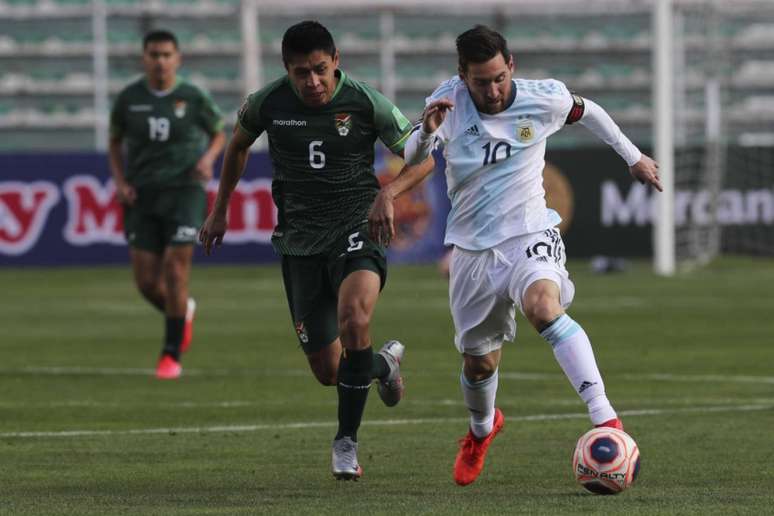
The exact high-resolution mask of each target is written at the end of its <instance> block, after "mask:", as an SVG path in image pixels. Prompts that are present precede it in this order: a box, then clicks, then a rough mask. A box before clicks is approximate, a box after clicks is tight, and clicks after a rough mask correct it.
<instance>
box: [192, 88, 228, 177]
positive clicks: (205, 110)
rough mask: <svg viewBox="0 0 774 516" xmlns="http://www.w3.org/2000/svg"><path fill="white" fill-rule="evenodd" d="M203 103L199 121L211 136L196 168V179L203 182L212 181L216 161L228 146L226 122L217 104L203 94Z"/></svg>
mask: <svg viewBox="0 0 774 516" xmlns="http://www.w3.org/2000/svg"><path fill="white" fill-rule="evenodd" d="M201 95H202V99H201V100H202V103H201V106H200V108H199V113H198V119H199V124H200V125H201V127H202V128H203V129H204V130H205V131H206V132H207V134H209V136H210V139H209V142H208V144H207V149H206V150H205V151H204V154H202V155H201V156H200V157H199V160H198V161H197V162H196V165H195V166H194V172H193V173H194V177H195V178H196V179H197V180H199V181H203V182H207V181H209V180H210V179H212V174H213V168H214V165H215V160H217V159H218V156H219V155H220V153H221V152H222V151H223V147H225V145H226V135H225V133H224V132H223V126H224V124H225V121H224V119H223V114H222V113H221V112H220V109H218V106H217V104H215V102H214V101H213V100H212V97H210V96H209V95H208V94H206V93H204V92H202V94H201Z"/></svg>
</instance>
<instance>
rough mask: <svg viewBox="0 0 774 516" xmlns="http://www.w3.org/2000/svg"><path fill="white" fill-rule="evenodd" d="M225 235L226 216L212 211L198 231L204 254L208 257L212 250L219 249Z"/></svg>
mask: <svg viewBox="0 0 774 516" xmlns="http://www.w3.org/2000/svg"><path fill="white" fill-rule="evenodd" d="M225 234H226V216H225V215H224V214H221V213H219V212H218V211H216V210H214V209H213V210H212V211H211V212H210V214H209V215H208V216H207V220H205V221H204V224H202V228H201V229H200V230H199V242H201V244H202V246H204V254H206V255H207V256H209V255H210V253H212V250H213V249H215V248H216V247H220V244H222V243H223V236H224V235H225Z"/></svg>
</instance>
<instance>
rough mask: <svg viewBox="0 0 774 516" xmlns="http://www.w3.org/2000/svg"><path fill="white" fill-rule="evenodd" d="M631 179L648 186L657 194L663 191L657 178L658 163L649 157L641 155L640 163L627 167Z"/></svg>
mask: <svg viewBox="0 0 774 516" xmlns="http://www.w3.org/2000/svg"><path fill="white" fill-rule="evenodd" d="M629 172H630V173H631V174H632V177H633V178H634V179H636V180H637V181H639V182H640V183H642V184H646V183H647V184H649V185H651V186H652V187H654V188H655V189H656V190H658V191H659V192H663V191H664V187H663V186H661V179H660V178H659V177H658V163H656V162H655V161H653V159H651V157H650V156H646V155H645V154H643V155H642V157H641V158H640V161H638V162H637V163H635V164H634V165H632V166H631V167H629Z"/></svg>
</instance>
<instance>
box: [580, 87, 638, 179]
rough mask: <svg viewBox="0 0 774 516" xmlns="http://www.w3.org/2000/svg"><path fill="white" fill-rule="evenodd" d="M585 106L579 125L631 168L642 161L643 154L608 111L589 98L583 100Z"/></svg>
mask: <svg viewBox="0 0 774 516" xmlns="http://www.w3.org/2000/svg"><path fill="white" fill-rule="evenodd" d="M583 104H584V106H585V109H584V112H583V116H582V117H581V119H580V120H578V123H580V124H582V125H584V126H585V127H586V128H587V129H588V130H589V131H591V132H592V133H594V135H596V136H597V137H598V138H599V139H600V140H602V141H603V142H605V143H606V144H608V145H610V146H611V147H612V148H613V149H614V150H615V151H616V152H617V153H618V155H619V156H621V157H622V158H623V159H624V161H626V164H627V165H629V166H630V167H631V166H632V165H634V164H635V163H637V162H638V161H640V158H641V157H642V152H640V149H638V148H637V146H636V145H634V144H633V143H632V142H631V140H630V139H629V138H627V137H626V135H625V134H624V133H623V132H621V129H620V128H619V127H618V125H616V123H615V122H614V121H613V119H612V118H610V115H608V114H607V111H605V110H604V109H603V108H602V106H600V105H599V104H597V103H596V102H593V101H591V100H589V99H587V98H584V99H583Z"/></svg>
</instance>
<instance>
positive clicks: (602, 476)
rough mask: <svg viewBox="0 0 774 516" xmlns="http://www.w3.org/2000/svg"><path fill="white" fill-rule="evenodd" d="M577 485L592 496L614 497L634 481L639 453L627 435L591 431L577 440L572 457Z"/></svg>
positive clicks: (617, 432)
mask: <svg viewBox="0 0 774 516" xmlns="http://www.w3.org/2000/svg"><path fill="white" fill-rule="evenodd" d="M572 470H573V472H574V473H575V478H576V479H577V480H578V483H580V485H582V486H583V487H585V488H586V489H588V490H589V491H591V492H592V493H595V494H618V493H620V492H621V491H623V490H624V489H626V488H627V487H629V486H630V485H632V483H633V482H634V481H635V480H636V479H637V474H638V473H639V472H640V450H639V448H638V447H637V443H636V442H634V439H632V438H631V437H630V436H629V434H627V433H626V432H624V431H622V430H616V429H615V428H608V427H600V428H592V429H591V430H589V431H588V432H586V433H585V434H583V435H582V436H581V438H580V439H578V444H577V445H576V446H575V453H574V454H573V457H572Z"/></svg>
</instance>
